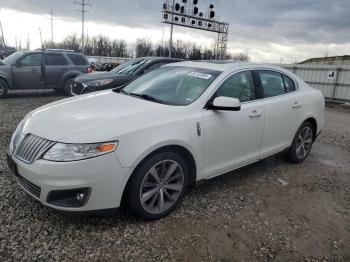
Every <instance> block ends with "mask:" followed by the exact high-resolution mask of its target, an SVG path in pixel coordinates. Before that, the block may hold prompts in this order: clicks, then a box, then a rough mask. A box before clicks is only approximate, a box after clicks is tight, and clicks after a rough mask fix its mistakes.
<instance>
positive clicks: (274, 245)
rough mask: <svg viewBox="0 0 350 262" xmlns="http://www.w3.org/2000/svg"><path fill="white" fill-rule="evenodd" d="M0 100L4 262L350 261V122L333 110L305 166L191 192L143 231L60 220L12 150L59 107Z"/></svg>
mask: <svg viewBox="0 0 350 262" xmlns="http://www.w3.org/2000/svg"><path fill="white" fill-rule="evenodd" d="M61 98H63V97H62V96H56V95H55V93H52V92H48V93H41V94H36V93H28V94H15V95H12V96H11V97H10V98H8V99H6V100H1V101H0V260H1V261H13V260H33V261H38V260H42V261H44V260H45V261H51V260H59V261H64V260H71V261H86V260H89V261H97V260H99V261H101V260H114V261H125V260H127V261H144V260H147V261H149V260H157V261H159V260H170V261H256V260H258V261H319V260H320V261H322V260H328V261H350V214H349V212H350V113H349V112H346V111H344V110H339V109H334V108H333V109H332V108H328V109H327V111H326V119H327V124H326V128H325V130H324V131H323V133H322V135H321V137H320V138H319V139H318V140H317V142H316V143H315V144H314V147H313V150H312V153H311V155H310V157H309V158H308V159H307V161H305V162H304V163H303V164H300V165H292V164H288V163H286V162H284V161H283V160H282V159H281V158H280V157H271V158H269V159H266V160H264V161H261V162H259V163H257V164H255V165H253V166H250V167H247V168H244V169H242V170H240V171H236V172H233V173H231V174H227V175H225V176H222V177H220V178H218V179H214V180H212V181H210V182H207V183H205V184H204V185H202V186H200V187H198V188H196V189H194V190H192V191H191V192H190V193H189V194H188V196H187V197H186V198H185V200H184V202H183V204H182V206H181V207H180V208H179V209H178V210H176V212H174V213H173V214H172V215H170V216H169V217H167V218H165V219H162V220H160V221H156V222H144V221H141V220H136V219H134V218H132V217H130V216H129V215H128V214H125V213H122V214H118V215H114V216H109V217H88V216H73V215H67V214H61V213H58V212H55V211H53V210H50V209H48V208H46V207H43V206H42V205H40V204H39V203H37V202H36V201H35V200H32V199H31V198H30V197H29V196H27V195H26V193H25V192H23V190H21V189H20V187H19V186H18V185H17V184H16V182H15V178H14V177H13V176H11V174H10V171H9V170H8V168H7V166H6V163H5V150H6V147H7V145H8V143H9V140H10V136H11V134H12V132H13V131H14V129H15V127H16V125H17V124H18V123H19V122H20V120H21V119H22V118H23V117H24V115H25V114H26V113H27V112H29V111H30V110H32V109H34V108H36V107H38V106H41V105H44V104H46V103H48V102H51V101H54V100H57V99H61Z"/></svg>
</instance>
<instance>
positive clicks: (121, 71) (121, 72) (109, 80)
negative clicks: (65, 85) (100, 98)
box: [71, 57, 181, 95]
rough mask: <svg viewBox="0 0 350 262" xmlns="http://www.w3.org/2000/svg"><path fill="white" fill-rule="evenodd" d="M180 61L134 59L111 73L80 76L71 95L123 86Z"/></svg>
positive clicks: (154, 58) (75, 81)
mask: <svg viewBox="0 0 350 262" xmlns="http://www.w3.org/2000/svg"><path fill="white" fill-rule="evenodd" d="M179 61H181V59H176V58H168V57H141V58H136V59H132V60H130V61H127V62H125V63H123V64H121V65H119V66H117V67H115V68H114V69H113V70H111V71H109V72H96V73H94V74H90V75H83V76H78V77H77V78H75V79H74V83H73V85H72V92H71V94H72V95H81V94H87V93H91V92H96V91H101V90H106V89H111V88H114V87H118V86H122V85H125V84H127V83H129V82H130V81H132V80H134V79H135V78H137V77H139V76H141V75H143V74H145V73H148V72H150V71H152V70H154V69H157V68H159V67H161V66H162V65H165V64H169V63H175V62H179Z"/></svg>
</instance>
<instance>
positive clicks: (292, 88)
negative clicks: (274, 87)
mask: <svg viewBox="0 0 350 262" xmlns="http://www.w3.org/2000/svg"><path fill="white" fill-rule="evenodd" d="M282 76H283V80H284V85H285V87H286V92H287V93H290V92H293V91H295V84H294V81H293V80H292V79H291V78H290V77H288V76H286V75H282Z"/></svg>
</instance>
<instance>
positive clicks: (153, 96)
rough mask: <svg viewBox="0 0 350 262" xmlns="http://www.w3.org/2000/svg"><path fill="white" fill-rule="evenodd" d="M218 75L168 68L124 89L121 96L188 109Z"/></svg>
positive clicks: (190, 68)
mask: <svg viewBox="0 0 350 262" xmlns="http://www.w3.org/2000/svg"><path fill="white" fill-rule="evenodd" d="M220 73H221V72H219V71H214V70H207V69H200V68H192V67H178V66H167V67H163V68H160V69H157V70H154V71H152V72H150V73H148V74H146V75H144V76H142V77H140V78H138V79H136V80H135V81H133V82H131V83H130V84H128V85H127V86H126V87H125V88H123V90H122V92H123V93H125V94H129V95H136V96H137V97H140V98H144V99H147V100H152V101H158V102H161V103H164V104H168V105H180V106H184V105H189V104H191V103H192V102H193V101H195V100H196V99H198V97H200V96H201V94H202V93H203V92H204V91H205V90H206V89H207V88H208V87H209V85H210V84H211V83H212V82H213V81H214V80H215V79H216V77H217V76H218V75H219V74H220Z"/></svg>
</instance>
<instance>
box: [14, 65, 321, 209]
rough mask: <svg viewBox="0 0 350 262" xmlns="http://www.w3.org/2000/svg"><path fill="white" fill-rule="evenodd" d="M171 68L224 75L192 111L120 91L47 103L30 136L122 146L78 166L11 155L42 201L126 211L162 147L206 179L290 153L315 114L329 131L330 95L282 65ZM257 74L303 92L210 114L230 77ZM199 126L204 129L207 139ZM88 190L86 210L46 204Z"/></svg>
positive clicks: (34, 116) (27, 130)
mask: <svg viewBox="0 0 350 262" xmlns="http://www.w3.org/2000/svg"><path fill="white" fill-rule="evenodd" d="M166 66H170V67H171V66H185V67H193V68H205V69H212V70H219V71H222V73H221V74H220V75H219V76H218V77H217V78H216V80H215V81H214V82H213V83H212V84H211V85H210V86H209V88H208V89H207V90H206V91H205V92H204V93H203V94H202V95H201V96H200V97H199V99H197V100H196V101H194V102H193V103H192V104H190V105H187V106H170V105H164V104H159V103H154V102H150V101H146V100H142V99H138V98H135V97H130V96H126V95H123V94H118V93H115V92H113V91H102V92H98V93H92V94H88V95H83V96H79V97H73V98H68V99H64V100H61V101H57V102H54V103H51V104H48V105H46V106H43V107H40V108H38V109H36V110H34V111H33V112H31V113H29V114H28V115H27V116H26V117H25V119H24V129H23V133H24V134H34V135H36V136H38V137H41V138H45V139H48V140H51V141H55V142H61V143H97V142H105V141H119V144H118V147H117V149H116V150H115V151H114V152H112V153H109V154H107V155H103V156H99V157H96V158H91V159H86V160H81V161H75V162H64V163H61V162H52V161H47V160H44V159H39V160H36V161H35V162H34V163H32V164H26V163H24V162H22V161H21V160H19V159H17V158H15V157H12V159H13V161H14V162H15V163H16V165H17V167H18V172H19V173H20V174H21V175H22V176H23V177H25V178H26V179H27V180H29V181H30V182H32V183H34V184H35V185H37V186H40V187H41V189H42V192H41V195H40V198H39V199H38V198H37V199H38V200H40V202H41V203H43V204H44V205H47V206H51V207H53V208H56V209H60V210H68V211H88V210H98V209H106V208H115V207H119V205H120V201H121V198H122V194H123V191H124V188H125V186H126V183H127V181H128V179H129V177H130V176H131V174H132V172H133V171H134V169H135V167H136V166H137V165H138V164H139V163H140V162H141V161H142V160H143V159H144V158H145V157H146V156H147V155H149V154H150V153H151V152H153V151H154V150H156V149H159V148H161V147H163V146H168V145H178V146H181V147H183V148H185V149H187V150H188V151H189V152H190V153H191V155H192V156H193V159H194V161H195V164H196V180H202V179H208V178H210V177H213V176H216V175H219V174H222V173H225V172H227V171H230V170H233V169H236V168H238V167H241V166H244V165H247V164H249V163H252V162H255V161H258V160H259V159H262V158H265V157H267V156H270V155H273V154H275V153H277V152H280V151H282V150H284V149H286V148H288V147H289V146H290V145H291V143H292V140H293V137H294V135H295V133H296V130H297V129H298V128H299V126H300V125H301V124H302V123H303V122H304V121H305V120H306V119H308V118H309V117H312V118H314V119H315V120H316V122H317V133H319V132H320V131H321V130H322V128H323V125H324V116H323V109H324V98H323V95H322V94H321V93H320V92H319V91H318V90H316V89H312V88H310V87H309V86H308V85H307V84H305V83H304V82H303V81H302V80H301V79H300V78H298V77H297V76H295V75H293V74H292V73H290V72H289V71H286V70H284V69H282V68H279V67H275V66H270V65H258V64H256V65H255V64H243V63H242V64H241V63H240V64H212V63H198V62H181V63H176V64H170V65H166ZM255 69H267V70H273V71H278V72H281V73H283V74H286V75H288V76H290V77H291V78H292V79H293V80H294V81H295V82H296V83H297V90H296V91H295V92H292V93H288V94H285V95H281V96H276V97H272V98H264V99H259V100H255V101H250V102H244V103H241V110H240V111H236V112H233V111H214V110H207V109H204V106H205V104H206V103H207V101H208V100H209V99H210V98H211V96H212V95H213V94H214V92H215V91H216V89H217V88H218V87H219V86H220V85H221V84H222V83H223V81H224V80H225V79H226V78H227V77H228V76H230V75H232V74H235V73H237V72H240V71H244V70H255ZM296 104H297V107H296V106H295V105H296ZM299 105H300V107H299ZM198 125H199V126H200V127H201V132H200V133H201V135H200V136H199V135H198V130H197V127H198ZM11 153H13V152H10V154H11ZM85 186H88V187H91V188H92V192H91V195H90V198H89V201H88V203H87V204H86V205H85V206H83V207H80V208H72V207H59V206H54V205H51V204H49V203H47V201H46V197H47V194H48V192H49V191H51V190H58V189H70V188H78V187H85Z"/></svg>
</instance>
